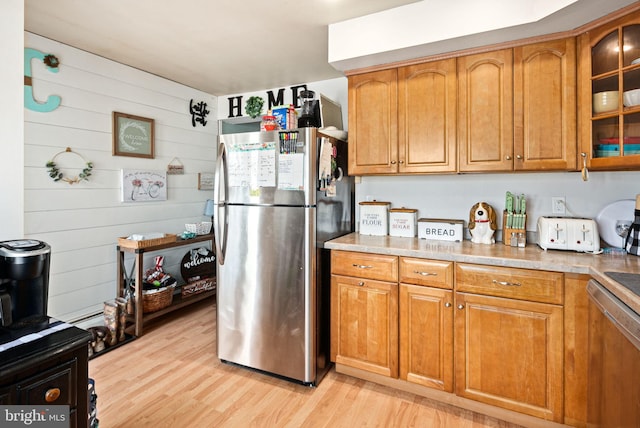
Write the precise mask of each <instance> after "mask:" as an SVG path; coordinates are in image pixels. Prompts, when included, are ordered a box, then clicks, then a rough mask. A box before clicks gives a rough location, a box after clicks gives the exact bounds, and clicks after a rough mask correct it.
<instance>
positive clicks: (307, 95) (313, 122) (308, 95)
mask: <svg viewBox="0 0 640 428" xmlns="http://www.w3.org/2000/svg"><path fill="white" fill-rule="evenodd" d="M315 96H316V93H315V92H313V91H309V90H305V91H302V92H300V99H301V100H302V107H301V108H300V118H299V119H298V128H317V127H319V126H320V104H319V103H318V100H316V99H315Z"/></svg>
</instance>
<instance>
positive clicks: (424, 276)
mask: <svg viewBox="0 0 640 428" xmlns="http://www.w3.org/2000/svg"><path fill="white" fill-rule="evenodd" d="M399 271H400V282H404V283H407V284H416V285H427V286H429V287H438V288H449V289H450V288H453V262H444V261H437V260H425V259H414V258H410V257H400V270H399Z"/></svg>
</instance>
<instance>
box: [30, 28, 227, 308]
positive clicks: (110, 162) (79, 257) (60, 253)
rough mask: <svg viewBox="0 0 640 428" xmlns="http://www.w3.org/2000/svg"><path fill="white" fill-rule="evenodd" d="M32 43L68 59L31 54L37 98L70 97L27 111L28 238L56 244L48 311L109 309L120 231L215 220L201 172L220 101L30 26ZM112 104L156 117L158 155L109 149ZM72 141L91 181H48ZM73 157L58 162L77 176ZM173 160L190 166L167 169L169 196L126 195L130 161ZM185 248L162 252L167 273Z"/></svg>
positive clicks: (160, 164)
mask: <svg viewBox="0 0 640 428" xmlns="http://www.w3.org/2000/svg"><path fill="white" fill-rule="evenodd" d="M25 47H29V48H34V49H37V50H40V51H42V52H45V53H52V54H54V55H56V56H57V57H58V59H59V60H60V63H61V66H60V71H59V72H58V73H56V74H54V73H50V72H48V71H47V70H46V69H45V67H44V65H42V64H41V63H40V62H39V61H35V60H34V61H32V63H33V64H32V75H33V88H34V93H35V98H36V99H37V100H40V101H44V100H46V98H47V96H49V95H51V94H55V95H59V96H60V97H61V98H62V104H61V105H60V107H58V108H57V109H56V110H54V111H52V112H49V113H39V112H34V111H31V110H27V109H25V118H24V139H25V148H24V151H25V161H24V163H25V178H24V180H25V183H24V199H25V202H24V203H25V209H24V216H25V237H28V238H33V239H39V240H42V241H45V242H47V243H49V244H50V245H51V247H52V256H51V275H50V289H49V315H50V316H53V317H56V318H59V319H62V320H65V321H74V320H78V319H80V318H83V317H86V316H89V315H92V314H95V313H97V312H101V311H102V305H103V302H104V301H105V300H108V299H113V298H114V297H115V295H116V242H117V238H118V237H119V236H128V235H130V234H132V233H145V232H165V233H181V232H182V231H183V230H184V224H185V223H190V222H197V221H204V220H207V218H205V217H203V215H202V212H203V209H204V204H205V200H206V199H207V198H210V197H211V196H212V194H213V192H211V191H201V190H198V189H197V175H198V173H199V172H213V169H214V161H215V147H216V138H217V137H216V136H217V133H218V132H217V121H216V118H217V112H216V109H217V100H216V97H214V96H212V95H209V94H206V93H203V92H200V91H197V90H195V89H192V88H189V87H186V86H184V85H180V84H177V83H175V82H172V81H169V80H166V79H163V78H160V77H158V76H155V75H152V74H149V73H145V72H142V71H140V70H137V69H134V68H131V67H128V66H125V65H122V64H119V63H115V62H113V61H110V60H107V59H105V58H102V57H99V56H96V55H93V54H90V53H87V52H84V51H81V50H78V49H75V48H72V47H70V46H67V45H63V44H61V43H58V42H55V41H52V40H49V39H46V38H43V37H40V36H37V35H34V34H31V33H25ZM192 98H193V99H194V101H196V102H199V101H204V102H206V103H207V106H208V110H209V111H210V113H209V115H208V119H209V121H208V123H207V125H206V126H205V127H203V126H202V125H200V124H198V125H197V127H192V124H191V115H190V113H189V100H190V99H192ZM113 111H119V112H124V113H128V114H133V115H137V116H143V117H148V118H153V119H154V120H155V158H154V159H143V158H130V157H121V156H112V155H111V150H112V135H111V134H112V133H111V126H112V123H111V114H112V112H113ZM66 147H71V148H72V150H73V151H75V152H78V153H80V154H81V155H82V156H83V157H84V158H85V159H87V160H89V161H92V162H93V164H94V168H93V175H92V176H91V179H90V180H89V182H82V183H80V184H74V185H69V184H67V183H62V182H58V183H55V182H53V181H52V180H51V179H50V178H49V176H48V174H47V170H46V167H45V164H46V162H47V161H48V160H50V159H51V158H52V157H53V156H54V155H55V154H56V153H58V152H60V151H63V150H65V148H66ZM65 156H69V155H63V156H61V157H58V158H56V162H57V163H58V165H59V166H60V168H61V170H63V171H65V172H67V173H68V175H73V174H76V173H77V171H78V170H74V169H68V168H71V167H72V166H75V165H76V164H75V163H74V162H75V160H74V158H73V156H71V157H65ZM174 157H177V158H178V159H179V161H180V162H181V163H182V164H183V165H184V175H168V176H167V201H163V202H140V203H123V202H120V176H121V170H122V169H123V168H124V169H133V168H135V169H144V170H160V171H162V170H166V169H167V165H168V164H169V163H170V162H172V160H173V159H174ZM65 166H67V167H66V168H65ZM185 251H186V249H181V250H174V251H169V252H166V253H163V255H165V257H166V260H165V267H166V268H167V270H168V271H169V272H171V273H174V274H176V275H179V265H178V264H179V261H180V259H181V258H182V256H183V254H184V253H185ZM148 259H152V257H148ZM127 260H129V259H127ZM152 262H153V260H149V261H146V263H145V264H146V265H151V263H152ZM128 263H129V261H128Z"/></svg>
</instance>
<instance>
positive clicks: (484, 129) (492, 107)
mask: <svg viewBox="0 0 640 428" xmlns="http://www.w3.org/2000/svg"><path fill="white" fill-rule="evenodd" d="M458 91H459V93H458V117H459V121H458V138H459V140H458V146H459V147H460V171H461V172H476V171H511V170H512V169H513V53H512V50H511V49H507V50H501V51H495V52H489V53H481V54H476V55H469V56H464V57H460V58H458Z"/></svg>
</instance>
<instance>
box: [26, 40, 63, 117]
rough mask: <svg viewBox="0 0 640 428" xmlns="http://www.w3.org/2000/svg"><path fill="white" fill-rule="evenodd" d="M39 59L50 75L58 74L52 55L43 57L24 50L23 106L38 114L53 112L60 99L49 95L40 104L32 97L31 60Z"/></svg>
mask: <svg viewBox="0 0 640 428" xmlns="http://www.w3.org/2000/svg"><path fill="white" fill-rule="evenodd" d="M32 59H39V60H41V61H43V62H44V63H45V64H46V65H47V69H48V70H49V71H50V72H52V73H57V72H58V59H57V58H56V57H55V56H53V55H45V54H44V53H42V52H40V51H37V50H35V49H31V48H25V50H24V106H25V107H26V108H28V109H29V110H33V111H39V112H49V111H53V110H55V109H56V108H58V106H59V105H60V101H61V99H60V97H59V96H57V95H50V96H49V97H48V98H47V101H46V102H44V103H40V102H38V101H36V99H35V98H34V97H33V87H32V86H31V60H32Z"/></svg>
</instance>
